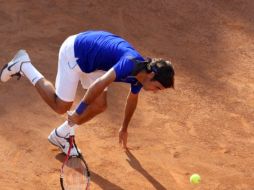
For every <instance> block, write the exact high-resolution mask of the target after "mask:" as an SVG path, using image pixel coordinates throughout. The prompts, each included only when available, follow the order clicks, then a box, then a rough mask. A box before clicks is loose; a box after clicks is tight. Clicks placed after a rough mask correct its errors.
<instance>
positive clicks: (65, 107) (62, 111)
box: [54, 102, 72, 114]
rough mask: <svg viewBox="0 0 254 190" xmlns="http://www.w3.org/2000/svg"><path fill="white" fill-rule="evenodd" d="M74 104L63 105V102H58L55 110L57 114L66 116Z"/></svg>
mask: <svg viewBox="0 0 254 190" xmlns="http://www.w3.org/2000/svg"><path fill="white" fill-rule="evenodd" d="M71 105H72V103H62V102H58V103H57V104H56V105H55V107H54V110H55V112H56V113H58V114H65V113H66V112H67V111H68V110H70V108H71Z"/></svg>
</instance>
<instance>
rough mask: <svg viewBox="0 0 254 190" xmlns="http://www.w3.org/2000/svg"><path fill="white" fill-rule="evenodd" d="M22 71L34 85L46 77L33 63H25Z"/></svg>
mask: <svg viewBox="0 0 254 190" xmlns="http://www.w3.org/2000/svg"><path fill="white" fill-rule="evenodd" d="M21 70H22V72H23V73H24V75H25V76H26V77H27V78H28V80H30V82H31V83H32V84H33V85H35V84H36V83H37V82H38V81H39V80H40V79H42V78H44V76H43V75H42V74H41V73H40V72H39V71H38V70H37V69H36V68H35V67H34V66H33V65H32V64H31V63H24V64H23V65H22V68H21Z"/></svg>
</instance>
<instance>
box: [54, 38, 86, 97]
mask: <svg viewBox="0 0 254 190" xmlns="http://www.w3.org/2000/svg"><path fill="white" fill-rule="evenodd" d="M74 39H75V38H74V37H73V36H71V37H69V38H68V39H67V40H65V42H64V43H63V45H62V46H61V48H60V52H59V58H58V70H57V76H56V83H55V87H56V95H57V97H58V98H59V99H60V100H59V101H63V102H73V101H74V99H75V96H76V91H77V87H78V83H79V80H80V77H81V75H82V71H81V70H80V68H79V66H78V64H77V62H76V59H75V55H74Z"/></svg>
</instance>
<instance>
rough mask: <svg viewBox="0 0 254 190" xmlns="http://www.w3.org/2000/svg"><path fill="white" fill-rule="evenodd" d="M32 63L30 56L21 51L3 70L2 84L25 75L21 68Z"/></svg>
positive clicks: (1, 75) (0, 75)
mask: <svg viewBox="0 0 254 190" xmlns="http://www.w3.org/2000/svg"><path fill="white" fill-rule="evenodd" d="M29 62H30V63H31V60H30V58H29V55H28V54H27V52H26V51H25V50H19V51H18V52H17V53H16V55H15V56H14V58H13V59H12V60H11V61H10V62H9V63H7V64H5V65H4V66H3V68H2V69H1V73H0V77H1V81H2V82H7V81H8V80H9V79H10V78H12V77H13V76H18V79H19V78H20V77H21V75H23V73H22V71H21V67H22V65H23V64H24V63H29Z"/></svg>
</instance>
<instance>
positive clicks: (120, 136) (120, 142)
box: [119, 133, 122, 145]
mask: <svg viewBox="0 0 254 190" xmlns="http://www.w3.org/2000/svg"><path fill="white" fill-rule="evenodd" d="M119 144H120V145H121V144H122V135H121V133H119Z"/></svg>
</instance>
